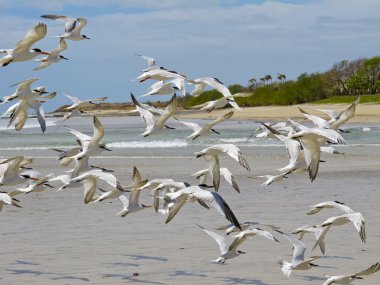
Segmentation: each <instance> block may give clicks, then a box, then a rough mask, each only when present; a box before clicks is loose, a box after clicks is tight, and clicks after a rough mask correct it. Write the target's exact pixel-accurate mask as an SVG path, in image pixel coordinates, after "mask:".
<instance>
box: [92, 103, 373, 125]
mask: <svg viewBox="0 0 380 285" xmlns="http://www.w3.org/2000/svg"><path fill="white" fill-rule="evenodd" d="M348 105H349V104H318V105H316V104H300V105H290V106H263V107H247V108H243V109H242V110H235V114H234V116H233V118H234V119H236V120H255V121H265V120H269V121H281V120H286V119H287V118H293V119H303V118H304V117H303V116H302V113H301V112H300V111H299V110H298V108H297V107H300V108H303V109H304V110H305V111H309V112H310V113H311V114H315V115H319V116H322V117H323V116H326V115H325V114H323V113H321V112H319V111H317V110H315V109H313V107H315V108H319V109H326V110H335V111H337V112H340V111H343V110H344V109H346V108H347V107H348ZM131 110H132V109H131ZM228 110H232V109H230V108H228V109H218V110H213V111H212V112H211V113H207V112H198V111H195V110H181V111H180V112H179V114H177V116H176V117H178V118H191V119H211V118H216V117H218V116H220V115H222V114H225V113H226V112H227V111H228ZM129 111H130V110H127V111H126V110H101V111H92V112H89V111H86V113H85V114H86V116H92V115H97V116H104V117H106V116H128V115H130V114H129V113H128V112H129ZM326 118H327V117H326ZM350 122H353V123H380V104H359V105H358V106H357V108H356V111H355V116H354V117H353V118H351V119H350Z"/></svg>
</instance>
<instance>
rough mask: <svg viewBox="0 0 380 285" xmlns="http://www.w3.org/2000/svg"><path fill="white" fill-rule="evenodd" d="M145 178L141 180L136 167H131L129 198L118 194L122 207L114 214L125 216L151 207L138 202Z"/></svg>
mask: <svg viewBox="0 0 380 285" xmlns="http://www.w3.org/2000/svg"><path fill="white" fill-rule="evenodd" d="M146 182H147V180H145V181H143V180H142V178H141V175H140V172H139V171H138V170H137V168H136V167H134V169H133V189H132V191H131V193H130V194H129V198H127V197H126V196H124V195H121V196H119V197H118V198H117V199H118V201H119V202H120V203H121V204H122V205H123V209H122V210H121V211H119V212H118V213H117V214H116V215H118V216H120V217H125V216H126V215H128V214H131V213H135V212H138V211H141V210H143V209H146V208H151V207H152V206H151V205H144V204H140V203H139V198H140V192H141V188H142V186H143V185H144V184H146Z"/></svg>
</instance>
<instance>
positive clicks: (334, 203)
mask: <svg viewBox="0 0 380 285" xmlns="http://www.w3.org/2000/svg"><path fill="white" fill-rule="evenodd" d="M310 207H311V208H312V209H311V210H310V211H309V212H307V215H313V214H316V213H318V212H319V211H322V210H323V209H327V208H337V209H339V210H342V211H343V212H345V213H346V214H352V213H354V211H352V210H351V208H350V207H348V206H346V205H345V204H344V203H342V202H339V201H326V202H321V203H319V204H316V205H314V206H310Z"/></svg>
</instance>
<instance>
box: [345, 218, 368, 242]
mask: <svg viewBox="0 0 380 285" xmlns="http://www.w3.org/2000/svg"><path fill="white" fill-rule="evenodd" d="M346 216H347V218H348V219H349V220H350V221H351V222H352V223H353V224H354V226H355V228H356V230H357V231H358V232H359V235H360V238H361V240H362V242H364V243H365V241H366V231H365V221H364V217H363V215H362V214H361V213H352V214H346Z"/></svg>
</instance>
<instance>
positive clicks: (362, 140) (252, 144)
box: [0, 116, 380, 157]
mask: <svg viewBox="0 0 380 285" xmlns="http://www.w3.org/2000/svg"><path fill="white" fill-rule="evenodd" d="M100 121H101V122H102V124H103V125H104V127H105V136H104V138H103V140H102V142H103V143H106V145H107V147H108V148H110V149H112V152H110V153H108V152H103V153H102V155H101V156H107V157H110V156H111V157H168V156H171V157H173V156H174V157H182V156H183V157H188V156H191V155H192V154H193V153H194V152H195V151H199V150H201V149H203V148H205V147H208V146H211V145H214V144H222V143H233V144H236V145H237V146H238V147H239V148H241V149H242V150H244V152H245V153H246V155H248V156H255V155H260V156H266V155H268V156H270V155H281V154H284V155H286V153H285V150H284V145H283V144H282V143H281V142H279V141H278V140H276V139H268V138H255V137H252V138H251V139H249V140H248V137H249V136H250V135H251V134H252V132H253V131H254V130H256V129H257V128H258V127H259V126H260V123H259V122H255V121H243V120H242V121H237V120H230V121H225V122H222V123H221V124H219V125H217V126H216V127H215V129H216V130H217V131H218V132H220V134H212V135H210V136H206V137H200V138H198V139H197V140H195V141H193V140H191V139H186V137H187V136H189V135H190V134H191V133H192V131H191V130H190V129H189V128H187V127H186V126H184V125H183V124H181V123H179V122H178V121H175V120H171V121H169V122H168V125H169V126H171V127H174V128H175V129H174V130H169V129H167V130H164V131H163V132H161V133H158V134H153V135H151V136H149V137H142V136H141V133H143V132H144V130H145V126H144V123H143V121H142V119H141V118H140V117H138V116H128V117H100ZM187 121H190V122H195V123H199V124H201V125H202V124H205V123H207V122H209V120H204V119H197V120H195V119H193V120H188V119H187ZM7 123H8V120H7V119H2V120H0V133H1V134H0V137H1V140H0V155H2V154H3V153H5V152H6V153H7V155H9V154H13V153H14V155H24V156H28V153H29V152H30V151H33V153H34V155H36V156H38V157H41V156H43V157H49V156H51V157H56V152H55V151H53V150H51V149H52V148H61V149H68V148H71V147H75V146H77V144H76V142H75V137H74V135H72V134H71V133H70V132H69V131H68V130H67V129H66V128H65V125H66V126H68V127H70V128H73V129H75V130H78V131H81V132H84V133H86V134H88V135H90V136H91V135H92V118H91V117H83V118H71V119H69V120H67V121H65V122H64V123H62V119H61V118H48V119H47V131H46V133H42V132H41V130H40V128H39V125H38V122H37V121H36V119H33V118H31V119H29V120H28V122H27V123H26V125H25V127H24V129H23V130H21V131H19V132H16V131H15V130H14V129H12V127H10V128H7ZM309 126H311V125H309ZM343 127H344V130H346V131H348V133H344V134H342V135H343V137H344V138H345V140H346V141H347V145H339V146H336V147H335V148H336V149H338V150H339V151H340V152H344V153H353V154H360V153H362V154H365V153H367V154H371V153H373V152H376V153H379V152H380V149H379V148H378V146H380V126H379V125H378V124H350V123H348V124H345V125H344V126H343Z"/></svg>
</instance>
